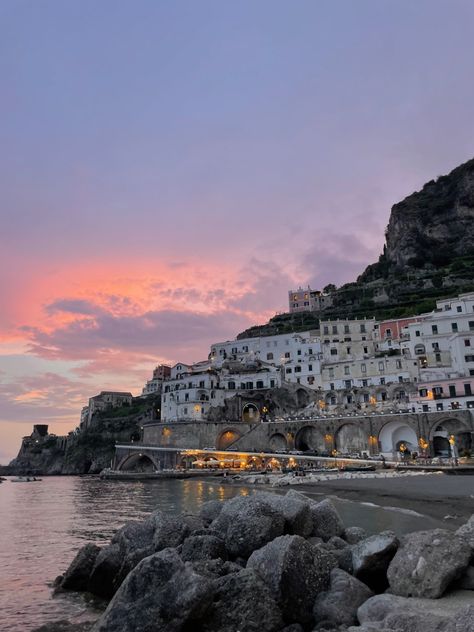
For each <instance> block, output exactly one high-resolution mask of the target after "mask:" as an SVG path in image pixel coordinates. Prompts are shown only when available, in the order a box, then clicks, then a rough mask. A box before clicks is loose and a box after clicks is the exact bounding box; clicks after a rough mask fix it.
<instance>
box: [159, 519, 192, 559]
mask: <svg viewBox="0 0 474 632" xmlns="http://www.w3.org/2000/svg"><path fill="white" fill-rule="evenodd" d="M153 522H154V534H153V550H154V551H156V552H158V551H162V550H163V549H167V548H173V547H176V546H179V545H180V544H182V543H183V542H184V540H185V539H186V538H187V537H188V535H189V534H190V529H189V525H188V524H187V523H186V521H185V520H183V518H182V517H181V516H170V515H168V514H165V513H163V512H161V511H157V512H155V513H154V514H153Z"/></svg>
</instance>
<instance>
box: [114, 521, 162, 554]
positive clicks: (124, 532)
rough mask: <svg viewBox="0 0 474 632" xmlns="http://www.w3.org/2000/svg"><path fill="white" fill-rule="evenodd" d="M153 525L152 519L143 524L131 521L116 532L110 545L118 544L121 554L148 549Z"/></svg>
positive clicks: (151, 538) (153, 529)
mask: <svg viewBox="0 0 474 632" xmlns="http://www.w3.org/2000/svg"><path fill="white" fill-rule="evenodd" d="M154 532H155V525H154V521H153V520H152V519H150V518H149V519H148V520H145V521H143V522H138V521H131V522H127V523H125V524H124V526H123V527H122V528H121V529H119V530H118V531H116V533H115V534H114V536H113V537H112V540H111V544H118V545H119V547H120V551H121V552H122V553H123V554H126V553H128V552H129V551H130V550H132V549H144V548H150V550H151V545H152V543H153V534H154Z"/></svg>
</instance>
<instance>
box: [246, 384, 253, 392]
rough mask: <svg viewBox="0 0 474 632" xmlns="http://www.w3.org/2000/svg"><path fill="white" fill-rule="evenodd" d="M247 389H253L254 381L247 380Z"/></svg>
mask: <svg viewBox="0 0 474 632" xmlns="http://www.w3.org/2000/svg"><path fill="white" fill-rule="evenodd" d="M247 389H248V390H249V391H251V390H252V389H253V382H247Z"/></svg>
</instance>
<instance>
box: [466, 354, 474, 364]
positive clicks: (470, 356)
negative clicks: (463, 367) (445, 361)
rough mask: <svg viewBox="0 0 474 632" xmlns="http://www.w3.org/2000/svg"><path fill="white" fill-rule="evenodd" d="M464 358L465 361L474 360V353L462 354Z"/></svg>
mask: <svg viewBox="0 0 474 632" xmlns="http://www.w3.org/2000/svg"><path fill="white" fill-rule="evenodd" d="M464 360H465V361H466V362H474V355H466V356H464Z"/></svg>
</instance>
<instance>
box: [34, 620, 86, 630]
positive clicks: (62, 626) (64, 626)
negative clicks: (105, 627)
mask: <svg viewBox="0 0 474 632" xmlns="http://www.w3.org/2000/svg"><path fill="white" fill-rule="evenodd" d="M93 625H94V622H93V621H83V622H82V623H71V622H70V621H66V620H65V619H62V620H61V621H52V622H51V623H45V625H42V626H41V627H39V628H35V629H34V630H32V632H89V630H91V629H92V626H93Z"/></svg>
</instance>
